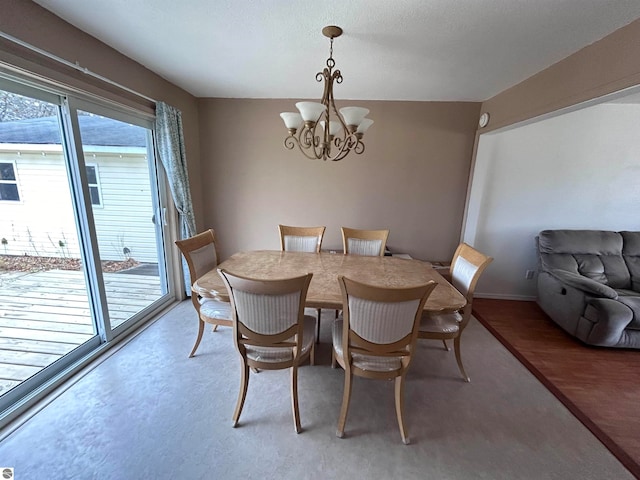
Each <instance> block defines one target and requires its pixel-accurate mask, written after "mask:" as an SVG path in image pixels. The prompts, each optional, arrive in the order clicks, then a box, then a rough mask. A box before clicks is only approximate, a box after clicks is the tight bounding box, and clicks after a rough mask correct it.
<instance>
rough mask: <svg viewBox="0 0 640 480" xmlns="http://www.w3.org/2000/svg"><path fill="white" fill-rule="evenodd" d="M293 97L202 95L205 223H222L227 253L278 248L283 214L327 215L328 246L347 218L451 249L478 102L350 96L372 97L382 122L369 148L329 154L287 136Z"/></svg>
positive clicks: (400, 239) (440, 250)
mask: <svg viewBox="0 0 640 480" xmlns="http://www.w3.org/2000/svg"><path fill="white" fill-rule="evenodd" d="M294 103H295V101H294V100H239V99H200V100H199V105H198V106H199V111H200V136H201V148H200V150H201V152H202V158H203V162H202V182H203V200H204V205H205V208H204V212H205V216H204V223H205V226H206V227H212V228H214V229H216V231H217V232H218V236H219V239H220V244H221V245H220V247H221V256H222V257H223V258H225V257H227V256H229V255H230V254H232V253H233V252H235V251H238V250H245V249H260V248H264V249H278V248H279V242H278V232H277V225H278V224H279V223H282V224H289V225H303V226H313V225H326V226H327V231H326V234H325V241H324V243H323V248H324V247H326V248H341V247H342V243H341V242H342V240H341V236H340V227H341V226H350V227H356V228H389V229H390V230H391V233H390V236H389V240H388V245H389V246H390V247H391V248H392V249H393V250H395V251H401V252H407V253H409V254H411V255H412V256H414V257H416V258H422V259H435V260H439V259H440V260H442V259H448V258H450V257H451V255H452V254H453V251H454V249H455V246H456V245H457V243H458V241H459V239H460V229H461V222H462V214H463V210H464V202H465V192H466V188H467V180H468V176H469V166H470V161H471V153H472V148H473V141H474V135H475V130H476V124H477V119H478V112H479V107H480V104H479V103H455V102H380V101H377V102H375V101H370V102H349V104H358V105H366V106H367V107H368V108H369V109H370V110H371V113H370V114H369V117H371V118H372V119H374V120H375V124H374V125H373V126H372V127H371V129H370V130H369V131H368V132H367V135H366V136H365V145H366V150H365V152H364V153H363V154H362V155H355V154H353V153H352V154H350V155H349V156H348V157H347V158H345V159H344V160H342V161H341V162H328V163H325V162H323V161H321V160H315V161H312V160H308V159H306V158H304V157H303V155H302V154H301V153H300V152H298V151H289V150H286V149H285V147H284V146H283V141H284V138H285V136H286V134H287V132H286V129H285V128H284V124H283V123H282V121H281V120H280V118H279V116H278V115H279V113H280V112H282V111H290V110H292V109H295V107H294V106H293V105H294ZM340 103H341V105H344V104H345V102H340Z"/></svg>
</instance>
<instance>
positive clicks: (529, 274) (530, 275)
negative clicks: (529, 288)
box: [524, 270, 536, 280]
mask: <svg viewBox="0 0 640 480" xmlns="http://www.w3.org/2000/svg"><path fill="white" fill-rule="evenodd" d="M535 273H536V272H535V271H533V270H527V271H526V272H525V274H524V278H526V279H527V280H531V279H533V276H534V275H535Z"/></svg>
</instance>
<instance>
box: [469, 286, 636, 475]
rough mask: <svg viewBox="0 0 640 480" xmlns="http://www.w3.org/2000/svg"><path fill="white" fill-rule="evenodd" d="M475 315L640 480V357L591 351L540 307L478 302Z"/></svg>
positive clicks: (626, 352) (629, 352)
mask: <svg viewBox="0 0 640 480" xmlns="http://www.w3.org/2000/svg"><path fill="white" fill-rule="evenodd" d="M473 311H474V316H475V317H476V318H477V319H478V320H479V321H480V322H481V323H482V324H483V325H484V326H485V327H487V329H488V330H489V331H490V332H491V333H492V334H493V335H495V336H496V338H498V340H500V341H501V342H502V343H503V344H504V345H505V346H506V347H507V348H508V349H509V350H510V351H511V352H512V353H513V354H514V355H515V356H516V357H517V358H518V359H519V360H520V361H521V362H522V363H523V364H524V365H525V366H526V367H527V368H528V369H529V370H530V371H531V372H532V373H533V374H534V375H535V376H536V377H537V378H538V379H539V380H540V381H541V382H542V383H543V384H544V385H545V386H546V387H547V388H549V390H550V391H551V392H552V393H553V394H554V395H556V396H557V397H558V399H559V400H560V401H562V402H563V403H564V404H565V405H566V406H567V408H569V410H570V411H571V412H572V413H573V414H574V415H575V416H576V417H577V418H578V419H580V421H582V422H583V423H584V424H585V425H586V426H587V428H589V429H590V430H591V431H592V432H593V433H594V434H595V435H596V436H597V437H598V438H599V439H600V441H601V442H602V443H604V445H606V446H607V448H609V450H611V452H612V453H613V454H614V455H615V456H616V457H617V458H618V459H619V460H620V461H621V462H622V463H623V464H624V465H625V467H626V468H628V469H629V470H630V471H631V472H632V473H633V474H634V475H635V476H636V477H637V478H640V351H639V350H620V349H605V348H598V347H591V346H587V345H585V344H583V343H582V342H580V341H579V340H576V339H575V338H573V337H571V336H570V335H568V334H566V333H565V332H564V331H563V330H562V329H561V328H560V327H558V326H557V325H556V324H555V323H553V322H552V321H551V320H550V319H549V317H548V316H547V315H546V314H545V313H544V312H543V311H542V310H541V309H540V307H538V305H537V304H536V303H535V302H525V301H511V300H490V299H480V298H478V299H475V300H474V302H473Z"/></svg>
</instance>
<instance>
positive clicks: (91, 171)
mask: <svg viewBox="0 0 640 480" xmlns="http://www.w3.org/2000/svg"><path fill="white" fill-rule="evenodd" d="M86 168H87V183H88V184H89V193H90V194H91V205H98V206H101V205H102V201H101V199H100V184H99V183H98V167H96V166H95V165H87V166H86Z"/></svg>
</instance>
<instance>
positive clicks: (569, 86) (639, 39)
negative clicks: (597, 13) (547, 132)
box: [482, 20, 640, 131]
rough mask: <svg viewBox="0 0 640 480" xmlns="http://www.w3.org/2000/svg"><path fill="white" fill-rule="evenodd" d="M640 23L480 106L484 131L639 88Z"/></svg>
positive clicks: (604, 39) (584, 49)
mask: <svg viewBox="0 0 640 480" xmlns="http://www.w3.org/2000/svg"><path fill="white" fill-rule="evenodd" d="M639 58H640V20H636V21H634V22H632V23H630V24H629V25H627V26H625V27H623V28H620V29H618V30H616V31H615V32H613V33H612V34H610V35H608V36H606V37H605V38H603V39H601V40H599V41H597V42H595V43H593V44H591V45H589V46H587V47H585V48H583V49H582V50H580V51H578V52H576V53H575V54H573V55H571V56H569V57H567V58H565V59H564V60H561V61H560V62H558V63H556V64H554V65H552V66H551V67H549V68H547V69H545V70H543V71H541V72H539V73H537V74H536V75H533V76H532V77H530V78H528V79H527V80H525V81H523V82H521V83H519V84H518V85H516V86H514V87H512V88H510V89H508V90H505V91H504V92H502V93H500V94H498V95H496V96H495V97H493V98H491V99H489V100H487V101H486V102H484V103H483V104H482V111H483V112H489V113H490V115H491V121H490V124H489V126H488V127H487V128H485V129H483V131H490V130H495V129H497V128H501V127H504V126H506V125H511V124H514V123H517V122H520V121H522V120H527V119H530V118H533V117H537V116H538V115H542V114H545V113H549V112H554V111H556V110H559V109H561V108H565V107H569V106H571V105H576V104H578V103H581V102H584V101H586V100H591V99H593V98H597V97H600V96H602V95H605V94H607V93H612V92H616V91H618V90H622V89H624V88H627V87H631V86H633V85H638V84H640V61H638V59H639Z"/></svg>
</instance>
